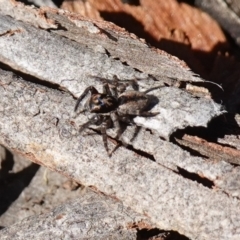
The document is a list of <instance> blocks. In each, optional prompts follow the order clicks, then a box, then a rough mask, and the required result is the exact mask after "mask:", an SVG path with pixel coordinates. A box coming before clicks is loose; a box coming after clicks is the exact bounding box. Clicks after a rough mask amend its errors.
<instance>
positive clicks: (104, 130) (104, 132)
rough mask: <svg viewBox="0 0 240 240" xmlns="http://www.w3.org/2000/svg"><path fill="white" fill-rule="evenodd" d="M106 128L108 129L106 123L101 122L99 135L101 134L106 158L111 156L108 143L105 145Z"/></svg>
mask: <svg viewBox="0 0 240 240" xmlns="http://www.w3.org/2000/svg"><path fill="white" fill-rule="evenodd" d="M107 127H108V123H107V122H103V123H102V125H101V134H102V138H103V144H104V147H105V149H106V151H107V153H108V156H110V155H111V154H110V152H109V148H108V143H107V133H106V130H107Z"/></svg>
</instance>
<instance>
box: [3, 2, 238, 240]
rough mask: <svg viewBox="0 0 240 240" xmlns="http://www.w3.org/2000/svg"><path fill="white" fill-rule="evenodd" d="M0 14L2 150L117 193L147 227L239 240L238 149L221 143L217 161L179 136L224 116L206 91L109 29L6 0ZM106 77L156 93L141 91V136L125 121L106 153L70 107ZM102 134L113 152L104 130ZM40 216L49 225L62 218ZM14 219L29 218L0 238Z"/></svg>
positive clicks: (159, 54)
mask: <svg viewBox="0 0 240 240" xmlns="http://www.w3.org/2000/svg"><path fill="white" fill-rule="evenodd" d="M0 9H1V10H0V49H1V51H0V62H1V66H2V68H5V69H6V68H7V69H8V71H6V70H2V69H1V70H0V88H1V91H0V94H1V104H0V119H1V120H0V136H1V138H0V143H1V144H2V145H4V146H6V147H7V148H8V149H11V150H12V151H15V152H18V153H20V154H22V155H24V156H26V157H27V158H28V159H30V160H31V161H33V162H35V163H38V164H41V165H44V166H46V167H48V168H50V169H52V170H54V171H58V172H60V173H62V174H64V175H65V176H68V177H69V178H72V179H74V180H76V181H77V182H79V183H81V184H83V185H85V186H92V187H94V188H95V189H97V190H98V191H100V192H103V193H104V194H106V195H108V196H109V197H112V198H115V199H116V201H117V202H118V203H122V204H123V205H124V206H125V207H129V208H130V209H131V211H134V212H135V213H131V214H133V215H134V214H138V216H141V217H140V219H144V220H146V222H148V224H152V226H155V227H158V228H160V229H165V230H174V231H178V232H179V233H181V234H184V235H186V236H187V237H190V238H192V239H239V237H240V234H239V231H238V229H239V227H240V214H239V209H240V208H239V207H240V204H239V201H238V198H239V189H240V188H239V182H240V181H238V179H239V172H240V171H239V167H236V166H235V165H232V164H231V163H235V164H236V163H237V164H239V162H238V160H236V159H238V157H236V154H239V150H237V149H233V147H231V146H229V149H230V150H229V151H228V155H227V157H226V156H225V155H222V156H219V154H218V158H215V156H216V155H217V153H218V151H219V148H214V147H213V145H211V144H210V143H207V144H205V145H203V144H202V142H201V141H199V139H198V138H195V139H192V138H191V136H190V137H188V135H189V131H188V129H189V128H192V129H197V128H200V127H201V128H202V129H203V128H205V129H206V131H207V130H208V126H209V124H210V123H212V122H213V119H216V118H220V119H221V115H223V114H224V111H223V110H222V106H221V105H220V104H218V103H216V102H214V100H213V99H212V98H211V94H210V90H208V88H207V86H209V84H207V83H206V82H204V80H203V79H201V78H200V77H198V76H196V74H194V73H193V72H191V71H190V69H189V68H188V67H187V66H186V65H185V63H184V62H182V61H180V60H179V59H177V58H175V57H173V56H170V55H168V54H167V53H165V52H163V51H161V50H157V49H153V48H150V47H149V46H148V45H147V44H146V43H145V42H143V41H142V40H139V39H138V38H137V37H136V36H135V35H131V34H129V33H127V32H125V31H124V30H123V29H121V28H119V27H117V26H115V25H113V24H111V23H108V22H98V21H91V20H89V19H83V18H81V17H80V16H78V15H75V14H71V13H68V12H64V11H62V10H59V11H58V10H53V9H49V8H45V9H40V10H37V9H34V8H31V7H25V6H23V5H21V4H17V3H15V2H14V1H4V0H0ZM12 72H14V73H15V74H13V73H12ZM17 75H18V76H17ZM114 75H117V76H118V78H119V79H121V80H126V81H127V80H129V79H138V83H139V85H140V91H144V90H146V89H149V88H152V87H156V86H162V87H161V88H159V89H156V90H154V91H152V92H151V94H153V95H154V96H155V97H157V98H158V100H159V102H158V104H157V105H156V106H155V107H154V108H153V109H152V111H153V112H154V111H158V112H160V114H158V115H157V116H155V117H152V118H144V117H136V118H135V119H134V122H135V125H136V126H139V127H141V129H140V131H139V133H138V134H137V136H136V137H135V138H134V139H133V136H134V131H135V129H134V126H128V127H127V129H126V130H125V131H124V133H123V136H122V138H123V139H124V141H125V142H126V143H128V144H129V145H128V147H125V146H120V147H119V148H118V149H116V151H115V152H114V154H113V156H112V157H111V158H109V157H108V155H107V153H106V151H105V149H104V146H103V142H102V137H101V135H100V134H99V133H98V132H97V133H96V132H93V133H95V134H91V135H87V134H84V133H83V134H79V133H78V130H79V126H80V125H81V124H83V123H84V122H86V121H87V116H85V115H84V114H79V115H77V116H76V115H75V114H74V112H73V109H74V105H75V102H76V97H78V96H79V94H80V93H81V92H82V91H83V90H84V89H85V88H86V87H87V86H89V85H94V86H96V88H98V89H99V90H101V87H102V84H101V82H99V81H98V80H97V79H96V78H94V77H92V76H98V77H103V78H107V79H110V80H111V79H112V78H113V76H114ZM19 76H21V77H19ZM213 86H214V85H213ZM216 88H217V86H216ZM89 131H90V130H89ZM184 133H185V134H186V135H184ZM108 135H109V142H110V144H109V145H110V148H111V149H114V147H116V144H117V141H116V139H115V137H114V133H113V132H112V131H111V130H110V129H109V131H108ZM179 139H180V140H179ZM189 141H190V143H191V144H192V145H191V144H188V145H187V142H189ZM193 143H194V144H195V145H194V144H193ZM215 144H217V145H218V146H220V143H219V142H217V143H215ZM193 145H194V146H196V145H197V146H198V148H196V147H195V148H194V146H193ZM202 145H203V146H202ZM206 145H207V147H206ZM196 149H197V150H196ZM199 149H200V150H204V151H200V150H199ZM222 149H224V150H226V149H225V148H222ZM222 149H221V151H223V150H222ZM193 150H194V151H197V154H196V152H194V151H193ZM233 150H235V151H236V152H234V153H233ZM212 151H213V152H214V153H215V155H214V154H212ZM234 154H235V155H234ZM237 156H238V155H237ZM229 159H230V160H229ZM216 190H217V191H216ZM66 206H67V205H66ZM66 206H65V207H66ZM78 206H79V205H78ZM98 207H99V206H98ZM70 208H71V206H70ZM74 209H75V208H74ZM56 211H57V213H59V210H56ZM52 214H53V213H52ZM69 214H70V213H69ZM92 214H93V213H92ZM129 214H130V213H129ZM50 216H52V215H49V216H48V217H49V218H48V221H49V222H51V223H53V222H54V221H56V219H62V217H59V218H58V216H57V215H54V217H56V218H51V217H50ZM59 216H60V215H59ZM134 216H135V215H134ZM46 217H47V216H41V217H36V218H34V219H32V220H33V222H31V224H30V225H31V226H29V228H31V229H32V232H31V236H33V234H34V236H36V234H37V237H38V238H39V239H40V238H41V235H40V233H38V232H36V227H37V226H38V225H37V222H38V221H39V219H40V218H41V219H44V218H46ZM68 217H69V218H70V217H71V214H70V215H68ZM80 218H81V216H80V215H77V216H75V217H73V221H72V222H70V223H69V224H65V222H64V221H62V222H59V223H58V224H57V226H56V225H54V223H53V225H52V226H50V227H49V228H50V229H49V231H53V227H54V228H56V229H57V230H60V229H61V233H62V234H64V233H68V234H70V232H71V231H72V230H73V229H74V228H75V227H79V228H80V225H81V224H82V222H83V221H85V220H81V221H80V220H79V219H80ZM133 219H134V217H133ZM43 221H44V220H43ZM92 221H95V220H94V219H93V220H92V218H91V222H92ZM24 224H29V222H28V220H27V219H26V220H25V221H22V222H21V223H19V224H17V225H16V226H17V228H15V227H10V228H8V229H6V230H4V231H2V232H0V236H1V235H2V236H1V239H3V238H4V237H5V238H6V239H7V238H8V237H9V235H10V234H12V233H11V231H13V232H16V231H17V232H18V236H19V239H24V238H26V236H29V235H28V233H27V231H26V227H22V226H26V225H24ZM85 224H88V223H87V222H85ZM124 224H126V223H124ZM124 224H123V225H124ZM50 225H51V224H50ZM27 226H28V225H27ZM98 227H99V226H98ZM13 229H14V230H13ZM16 229H17V230H16ZM46 229H47V228H46ZM124 229H126V225H124ZM85 230H86V229H85ZM94 230H95V234H97V232H98V229H97V228H94ZM74 234H80V233H79V232H75V233H74ZM15 236H16V235H15ZM49 236H52V235H49ZM54 236H57V235H54ZM74 236H76V235H74Z"/></svg>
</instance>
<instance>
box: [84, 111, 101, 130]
mask: <svg viewBox="0 0 240 240" xmlns="http://www.w3.org/2000/svg"><path fill="white" fill-rule="evenodd" d="M101 122H102V118H101V116H98V115H94V116H92V117H91V118H90V119H89V120H88V121H87V122H86V123H84V124H83V125H81V127H80V129H79V133H81V132H82V131H83V130H84V129H85V128H88V127H89V126H90V125H93V124H95V125H96V124H97V125H99V124H101Z"/></svg>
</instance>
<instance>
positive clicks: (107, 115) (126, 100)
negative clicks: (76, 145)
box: [74, 79, 158, 156]
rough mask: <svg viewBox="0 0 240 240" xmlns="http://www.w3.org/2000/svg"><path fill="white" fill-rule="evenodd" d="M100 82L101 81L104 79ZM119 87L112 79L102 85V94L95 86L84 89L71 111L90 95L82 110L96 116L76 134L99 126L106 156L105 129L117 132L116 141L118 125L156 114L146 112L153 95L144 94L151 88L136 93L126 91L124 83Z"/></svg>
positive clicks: (118, 134) (119, 131) (118, 130)
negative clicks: (112, 128)
mask: <svg viewBox="0 0 240 240" xmlns="http://www.w3.org/2000/svg"><path fill="white" fill-rule="evenodd" d="M101 80H103V81H104V79H101ZM105 80H106V79H105ZM134 84H135V82H134ZM111 85H112V87H111ZM118 85H119V83H118V82H117V81H116V79H115V80H113V81H112V82H111V84H108V83H104V84H103V93H100V92H98V91H97V89H96V88H95V87H94V86H89V87H87V88H86V89H85V90H84V92H83V93H82V94H81V95H80V97H79V98H78V100H77V103H76V105H75V108H74V111H77V109H78V107H79V104H80V103H81V101H82V100H83V99H84V98H85V97H86V96H87V95H88V94H89V92H90V94H91V95H90V98H89V99H88V101H87V105H86V107H85V109H84V111H86V110H88V111H89V112H90V113H95V114H94V115H93V116H92V117H91V118H90V119H89V121H88V122H86V123H85V124H83V125H82V126H81V128H80V130H79V131H80V132H81V131H83V130H84V129H85V128H87V127H89V126H90V125H97V126H99V125H100V130H101V133H102V137H103V143H104V146H105V149H106V151H107V153H108V155H109V156H110V155H111V153H110V152H109V149H108V144H107V134H106V130H107V129H108V128H110V127H111V126H112V125H113V126H114V127H115V128H116V130H117V138H119V137H120V135H121V133H122V130H121V125H120V122H127V123H130V122H131V119H132V118H133V117H134V116H145V117H151V116H155V115H157V114H158V112H155V113H153V112H148V111H149V109H150V108H151V107H152V105H153V104H152V96H151V95H147V94H146V93H147V92H149V91H151V90H153V89H149V90H147V91H145V92H139V91H136V90H128V91H126V85H127V84H124V85H123V84H121V86H120V87H119V86H118ZM118 87H119V89H118ZM110 88H111V90H110ZM154 89H155V88H154Z"/></svg>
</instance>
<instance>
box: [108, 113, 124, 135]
mask: <svg viewBox="0 0 240 240" xmlns="http://www.w3.org/2000/svg"><path fill="white" fill-rule="evenodd" d="M110 117H111V119H112V122H113V126H114V128H116V129H117V136H116V138H117V139H119V137H120V136H121V134H122V130H121V126H120V122H119V118H118V115H117V113H116V112H113V113H111V115H110Z"/></svg>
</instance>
